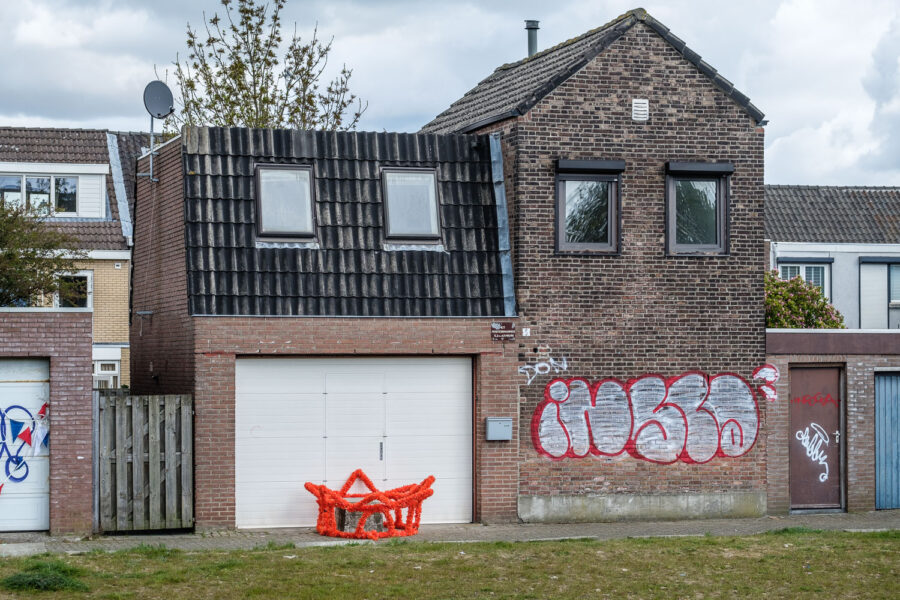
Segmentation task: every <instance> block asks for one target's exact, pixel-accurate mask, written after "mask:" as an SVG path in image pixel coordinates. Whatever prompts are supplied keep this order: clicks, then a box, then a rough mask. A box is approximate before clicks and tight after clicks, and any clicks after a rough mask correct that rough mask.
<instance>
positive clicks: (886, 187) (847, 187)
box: [765, 183, 900, 191]
mask: <svg viewBox="0 0 900 600" xmlns="http://www.w3.org/2000/svg"><path fill="white" fill-rule="evenodd" d="M765 187H766V188H784V189H795V190H796V189H802V190H864V191H868V190H871V191H880V190H896V191H900V186H896V185H817V184H813V185H809V184H802V183H797V184H794V183H767V184H765Z"/></svg>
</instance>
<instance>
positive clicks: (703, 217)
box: [666, 162, 734, 255]
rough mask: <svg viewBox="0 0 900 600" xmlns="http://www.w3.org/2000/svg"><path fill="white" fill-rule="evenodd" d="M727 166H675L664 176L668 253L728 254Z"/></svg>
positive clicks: (730, 166) (728, 172)
mask: <svg viewBox="0 0 900 600" xmlns="http://www.w3.org/2000/svg"><path fill="white" fill-rule="evenodd" d="M732 172H734V167H733V166H732V165H731V164H730V163H675V162H670V163H669V164H668V165H667V174H666V249H667V252H668V253H669V254H695V255H714V254H727V253H728V187H729V177H730V175H731V173H732Z"/></svg>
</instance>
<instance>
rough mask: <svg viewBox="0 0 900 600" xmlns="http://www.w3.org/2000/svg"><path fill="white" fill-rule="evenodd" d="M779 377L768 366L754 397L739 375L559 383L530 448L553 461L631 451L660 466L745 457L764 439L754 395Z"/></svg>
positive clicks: (548, 394)
mask: <svg viewBox="0 0 900 600" xmlns="http://www.w3.org/2000/svg"><path fill="white" fill-rule="evenodd" d="M764 369H765V370H764ZM777 373H778V371H777V369H775V368H774V367H771V366H770V365H766V366H765V367H761V368H760V369H757V370H756V371H754V375H755V376H757V377H758V378H760V379H763V380H764V381H765V382H766V383H764V384H762V385H760V386H759V389H758V390H756V391H754V389H753V388H752V387H751V386H750V384H748V383H747V382H746V381H745V380H744V379H743V378H741V377H740V376H739V375H736V374H733V373H720V374H718V375H714V376H712V377H709V376H707V375H706V374H705V373H702V372H700V371H689V372H687V373H682V374H681V375H678V376H675V377H670V378H668V379H666V378H664V377H662V376H661V375H644V376H641V377H638V378H636V379H631V380H629V381H628V382H627V383H622V382H621V381H619V380H617V379H603V380H600V381H596V382H594V383H591V382H590V381H588V380H587V379H584V378H580V377H575V378H571V379H554V380H552V381H550V382H549V383H548V384H547V387H546V388H545V389H544V400H543V401H542V402H541V403H540V404H538V406H537V408H536V409H535V412H534V415H533V417H532V420H531V437H532V442H533V443H534V447H535V449H536V450H537V451H538V453H539V454H542V455H543V456H547V457H549V458H552V459H555V460H560V459H563V458H584V457H587V456H590V455H593V456H618V455H621V454H623V453H628V455H629V456H631V457H633V458H636V459H639V460H645V461H648V462H653V463H657V464H671V463H674V462H676V461H681V462H685V463H697V464H703V463H706V462H709V461H710V460H712V459H713V458H715V457H721V458H735V457H738V456H743V455H744V454H746V453H747V452H749V451H750V449H751V448H752V447H753V445H754V444H755V443H756V439H757V436H758V434H759V407H758V405H757V403H756V395H757V394H759V395H760V397H762V398H770V397H771V395H772V394H774V387H773V386H772V385H771V384H772V383H774V381H776V380H777V377H778V375H777Z"/></svg>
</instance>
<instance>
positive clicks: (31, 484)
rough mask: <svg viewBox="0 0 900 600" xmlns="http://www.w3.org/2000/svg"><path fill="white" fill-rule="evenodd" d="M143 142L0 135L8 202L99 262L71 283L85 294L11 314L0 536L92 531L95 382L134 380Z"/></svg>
mask: <svg viewBox="0 0 900 600" xmlns="http://www.w3.org/2000/svg"><path fill="white" fill-rule="evenodd" d="M141 137H142V136H140V135H139V134H119V133H109V132H106V131H94V130H73V129H44V128H41V129H26V128H13V127H4V128H0V200H2V201H3V202H4V203H7V204H13V205H22V204H24V205H25V206H30V207H34V208H36V209H39V210H43V211H46V212H47V213H49V217H48V218H47V222H48V224H49V225H50V226H53V227H58V228H60V229H62V230H64V231H66V232H68V233H70V234H72V235H73V236H74V237H75V239H77V240H78V247H79V248H80V249H83V250H84V251H85V252H86V254H87V257H86V259H85V260H82V261H79V263H78V270H77V271H76V272H74V273H67V274H61V277H68V278H71V279H72V280H73V283H75V284H76V286H77V287H79V288H80V291H81V292H82V293H79V294H77V295H76V296H75V297H69V298H66V297H63V298H62V299H60V298H58V297H57V296H55V295H54V296H53V297H52V298H48V299H47V301H46V303H45V305H44V306H38V307H3V308H0V454H5V458H4V459H3V465H4V469H2V470H0V507H2V511H0V512H2V517H0V531H22V530H46V529H49V530H51V531H53V532H68V531H76V532H82V533H83V532H89V531H91V529H92V516H93V498H92V466H93V464H92V460H91V458H92V450H91V436H92V431H93V425H92V410H91V388H92V379H93V386H101V387H118V386H119V385H123V384H127V383H128V379H129V370H130V369H129V363H128V359H129V340H128V302H129V269H130V257H131V249H130V244H131V235H132V234H131V218H130V215H131V213H132V209H133V205H132V204H131V203H132V199H130V198H129V194H128V192H127V191H126V190H129V189H133V187H134V169H133V165H134V159H135V156H136V151H137V150H138V147H139V145H140V138H141ZM123 165H124V168H123ZM48 434H52V439H53V443H52V445H51V444H49V438H50V436H49V435H48Z"/></svg>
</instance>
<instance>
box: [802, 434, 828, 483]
mask: <svg viewBox="0 0 900 600" xmlns="http://www.w3.org/2000/svg"><path fill="white" fill-rule="evenodd" d="M810 429H812V430H813V433H812V435H810V433H809V430H810ZM794 437H796V438H797V439H798V440H800V443H801V444H802V445H803V449H804V450H806V455H807V456H808V457H809V459H810V460H811V461H813V462H814V463H819V464H820V465H822V466H823V467H825V472H824V473H819V481H821V482H822V483H824V482H826V481H828V455H827V454H826V453H825V450H823V449H822V446H828V441H829V440H828V434H827V433H826V432H825V430H824V429H822V426H821V425H818V424H816V423H810V424H809V427H807V428H806V429H801V430H799V431H798V432H797V433H796V434H794Z"/></svg>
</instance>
